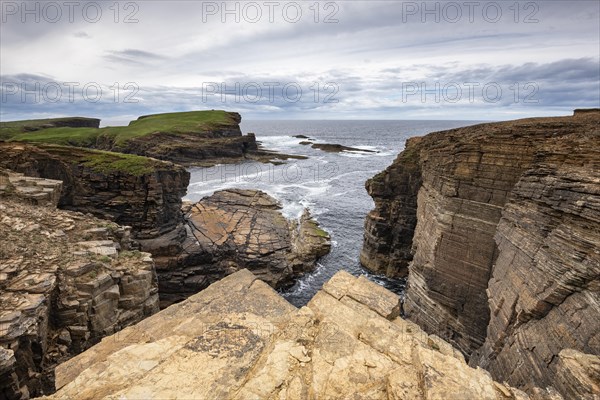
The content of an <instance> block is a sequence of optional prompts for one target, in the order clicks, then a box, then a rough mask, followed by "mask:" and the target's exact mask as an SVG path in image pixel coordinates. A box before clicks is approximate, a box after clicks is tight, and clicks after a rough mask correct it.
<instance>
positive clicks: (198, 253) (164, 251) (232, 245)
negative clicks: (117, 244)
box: [141, 189, 330, 307]
mask: <svg viewBox="0 0 600 400" xmlns="http://www.w3.org/2000/svg"><path fill="white" fill-rule="evenodd" d="M280 210H281V207H280V205H279V204H278V203H277V201H276V200H275V199H273V198H272V197H270V196H268V195H267V194H265V193H263V192H260V191H255V190H234V189H232V190H224V191H219V192H216V193H215V194H213V195H212V196H210V197H207V198H204V199H202V200H201V201H200V202H198V203H197V204H195V205H194V206H193V207H192V208H191V210H190V211H189V212H188V213H187V215H186V220H187V225H186V226H185V227H182V228H181V230H180V231H174V232H171V233H170V234H168V235H166V236H165V237H161V238H158V239H155V240H151V241H141V245H142V249H143V250H145V251H149V252H152V253H153V254H155V255H157V256H158V257H157V264H156V266H157V273H158V275H159V285H160V295H161V304H162V306H163V307H164V306H166V305H168V304H170V303H172V302H175V301H179V300H182V299H185V298H186V297H188V296H190V295H191V294H194V293H197V292H198V291H200V290H202V289H203V288H205V287H206V286H208V285H209V284H210V283H212V282H214V281H216V280H218V279H221V278H222V277H224V276H226V275H229V274H231V273H233V272H235V271H237V270H239V269H243V268H247V269H249V270H251V271H252V272H253V273H254V274H256V276H258V277H259V278H260V279H262V280H264V281H265V282H267V283H269V284H270V285H272V286H273V287H281V286H284V285H288V284H290V283H291V282H292V280H293V279H294V278H297V277H298V276H299V275H301V274H302V273H304V272H306V271H309V270H311V269H312V268H313V267H314V263H315V261H316V260H317V258H319V257H322V256H323V255H325V254H327V253H328V252H329V249H330V239H329V235H328V234H327V233H326V232H324V231H323V230H321V229H320V228H319V226H318V224H317V223H316V222H315V221H314V220H313V219H312V218H311V217H310V214H309V213H308V212H305V213H304V215H303V216H302V217H301V218H300V220H299V221H298V222H293V223H290V222H289V221H288V220H287V219H285V218H284V217H283V215H282V214H281V212H280ZM178 242H179V243H180V244H179V246H173V244H174V243H178Z"/></svg>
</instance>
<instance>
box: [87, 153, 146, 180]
mask: <svg viewBox="0 0 600 400" xmlns="http://www.w3.org/2000/svg"><path fill="white" fill-rule="evenodd" d="M82 161H83V165H85V166H86V167H89V168H91V169H93V170H94V171H96V172H100V173H103V174H109V173H111V172H125V173H127V174H131V175H135V176H141V175H146V174H150V173H152V172H153V171H154V170H155V164H156V163H155V162H153V160H151V159H149V158H147V157H141V156H135V155H132V154H122V153H111V152H109V151H99V150H96V151H94V152H93V154H90V155H89V156H87V157H84V158H83V160H82Z"/></svg>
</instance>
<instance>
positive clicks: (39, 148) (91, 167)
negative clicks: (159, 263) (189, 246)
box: [0, 142, 190, 238]
mask: <svg viewBox="0 0 600 400" xmlns="http://www.w3.org/2000/svg"><path fill="white" fill-rule="evenodd" d="M0 153H1V154H2V157H1V158H0V167H4V168H8V169H11V170H13V171H16V172H20V173H24V174H26V175H28V176H32V177H42V178H48V179H54V180H60V181H62V182H63V188H62V192H61V194H60V200H59V202H58V206H59V207H60V208H64V209H70V210H74V211H79V212H83V213H91V214H93V215H95V216H96V217H99V218H103V219H108V220H111V221H115V222H116V223H118V224H121V225H127V226H131V227H132V228H133V232H134V235H135V236H136V237H138V238H152V237H157V236H159V235H162V234H164V233H166V232H169V231H172V230H173V229H175V227H176V226H177V225H178V224H179V223H180V222H181V217H182V213H181V198H182V197H183V196H184V195H185V193H186V192H187V185H188V183H189V177H190V174H189V172H187V171H186V170H185V169H184V168H183V167H180V166H177V165H174V164H172V163H168V162H162V161H159V160H153V159H150V158H144V157H137V156H133V155H121V154H118V153H108V152H100V151H96V150H89V149H83V148H76V147H66V146H57V145H49V144H36V145H35V146H34V145H30V144H24V143H12V142H0Z"/></svg>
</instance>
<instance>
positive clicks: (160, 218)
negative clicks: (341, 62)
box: [0, 113, 330, 400]
mask: <svg viewBox="0 0 600 400" xmlns="http://www.w3.org/2000/svg"><path fill="white" fill-rule="evenodd" d="M229 114H230V115H233V116H234V117H235V116H236V115H237V114H235V113H229ZM201 115H204V114H201ZM237 116H238V117H239V115H237ZM152 118H153V116H150V117H142V118H140V119H139V120H138V121H140V120H144V119H152ZM98 125H99V120H95V119H84V118H63V119H53V120H38V121H25V122H24V123H19V122H16V123H2V126H1V128H2V129H0V134H1V136H2V138H4V139H9V140H8V141H4V142H3V141H0V153H1V154H2V157H0V198H1V199H2V204H1V206H2V209H1V210H0V211H1V213H0V214H1V216H2V218H0V220H2V223H3V225H2V226H1V228H2V234H3V236H2V240H3V241H4V239H5V237H6V240H11V244H10V245H9V243H8V242H3V249H2V250H3V252H2V254H1V257H0V278H2V280H1V282H0V284H1V285H2V295H1V302H0V313H1V317H0V318H1V326H2V328H3V329H2V331H1V332H0V349H1V351H2V354H1V355H0V360H1V361H0V375H1V376H2V385H1V386H0V395H1V396H0V397H2V398H4V397H6V398H9V399H23V400H24V399H28V398H30V397H31V396H37V395H40V394H43V393H51V392H52V391H53V390H54V382H53V371H54V366H55V365H57V364H58V363H60V362H63V361H64V360H66V359H68V358H69V357H72V356H73V355H75V354H78V353H80V352H81V351H84V350H85V349H87V348H89V347H90V346H92V345H93V344H95V343H97V342H98V341H99V340H100V339H101V338H102V337H104V336H106V335H110V334H112V333H115V332H117V331H119V330H121V329H122V328H124V327H125V326H127V325H130V324H133V323H136V322H138V321H140V320H142V319H143V318H145V317H147V316H149V315H151V314H153V313H155V312H156V311H158V309H159V304H160V305H162V306H163V307H167V306H168V305H170V304H173V303H174V302H179V301H182V300H185V299H186V298H187V297H189V296H191V295H193V294H195V293H197V292H198V291H200V290H202V289H204V288H206V287H207V286H208V285H210V284H211V283H213V282H215V281H217V280H219V279H222V278H223V277H225V276H227V275H229V274H231V273H234V272H235V271H238V270H240V269H243V268H249V269H251V270H253V271H254V272H255V273H257V274H258V275H260V276H261V277H262V278H263V279H265V280H266V281H268V282H269V283H270V284H271V285H273V286H274V287H282V286H286V285H290V284H291V283H293V280H294V279H295V278H297V277H299V276H300V275H302V274H303V273H305V272H307V271H310V270H311V269H312V268H314V264H315V262H316V260H317V259H318V258H319V257H321V256H323V255H325V254H327V253H328V252H329V248H330V239H329V236H328V234H327V233H326V232H324V231H322V230H321V229H320V228H319V227H318V224H317V223H316V221H314V220H313V219H312V218H311V217H310V215H309V214H308V210H307V211H306V213H305V214H304V215H303V217H302V218H301V219H300V220H299V221H297V222H291V221H288V220H286V219H285V218H284V217H283V216H282V215H281V213H280V212H279V209H280V206H279V205H278V203H277V202H276V201H275V200H274V199H273V198H271V197H269V196H267V195H266V194H264V193H262V192H257V191H225V192H220V193H216V194H215V195H214V196H212V197H211V198H208V199H205V200H203V201H201V202H200V203H198V204H196V205H183V204H182V197H183V196H184V195H185V193H186V191H187V186H188V184H189V176H190V175H189V172H187V171H186V170H185V168H184V167H183V166H182V165H179V164H178V163H182V164H184V165H190V164H192V162H191V161H194V163H196V162H197V163H199V164H203V163H216V162H220V161H222V157H225V158H226V159H227V162H236V161H239V160H240V159H241V158H246V157H249V158H252V159H258V160H261V161H270V160H272V159H277V160H281V159H286V158H287V157H286V156H285V155H281V154H277V153H272V152H268V151H266V150H260V149H258V147H257V146H256V144H252V145H251V146H242V147H243V152H237V150H236V151H230V149H229V144H228V143H230V142H231V143H233V144H232V145H233V146H234V147H235V148H236V149H239V146H237V144H236V143H238V141H244V140H246V139H247V138H250V140H251V141H252V143H254V141H255V138H254V135H250V136H248V137H241V131H240V130H239V118H237V119H236V118H233V122H232V123H231V124H228V125H224V126H217V127H215V126H214V125H211V127H210V128H211V129H213V130H204V131H202V133H201V134H197V135H195V136H194V135H193V133H182V132H177V133H176V134H174V135H171V136H172V137H171V136H170V135H169V134H168V133H166V132H163V133H161V134H150V135H148V136H144V137H142V138H137V139H136V138H134V139H133V140H130V141H128V142H127V143H128V146H133V145H135V146H137V149H138V150H139V149H142V147H143V148H147V149H152V151H156V150H157V147H156V146H154V144H157V143H155V142H154V141H156V140H158V141H160V142H161V144H162V145H163V147H164V148H167V147H168V148H169V149H171V150H173V149H180V150H181V149H184V148H186V151H189V153H186V154H188V155H189V157H194V160H191V159H184V158H185V157H184V156H185V155H184V154H183V153H182V151H183V150H182V151H180V150H173V152H171V153H169V152H166V153H164V154H154V153H153V154H150V153H149V151H141V150H140V151H137V150H136V151H133V149H132V148H115V147H114V145H115V143H116V141H115V140H117V139H115V138H112V139H110V137H108V136H106V137H104V136H98V137H96V136H93V135H97V132H104V133H102V135H109V134H111V131H110V130H105V131H103V130H102V129H103V128H100V129H99V128H98ZM80 129H83V131H80ZM174 129H175V128H174ZM196 133H198V132H196ZM29 134H31V135H44V136H43V138H44V139H45V138H46V135H47V137H48V138H50V139H51V140H49V142H48V141H45V142H38V141H36V140H27V141H24V140H21V139H23V138H24V137H26V136H27V135H29ZM82 134H83V135H84V136H85V135H92V136H93V137H95V139H94V140H95V142H93V143H92V144H91V145H89V146H88V147H81V144H83V143H75V142H73V143H71V142H69V143H68V145H65V144H61V143H56V142H60V141H61V140H62V139H61V140H59V138H58V136H61V135H62V136H63V137H81V135H82ZM57 135H58V136H57ZM190 135H192V136H194V138H193V139H192V138H191V136H190ZM40 137H41V136H40ZM190 140H191V141H192V142H194V143H196V142H197V144H198V146H200V145H201V146H205V147H204V148H206V146H208V147H210V146H215V148H218V150H219V151H218V152H208V153H207V152H203V151H200V150H199V148H198V146H192V145H189V146H187V147H186V146H184V143H185V142H186V141H187V142H189V141H190ZM140 143H144V146H146V145H147V146H146V147H144V146H141V144H140ZM103 146H104V148H107V149H110V150H119V151H120V152H115V151H110V152H109V151H103V150H99V149H98V148H103ZM236 146H237V147H236ZM142 150H143V149H142ZM246 150H248V152H246ZM121 151H124V152H121ZM128 153H139V154H141V155H136V154H128ZM246 153H247V154H246ZM250 153H251V154H250ZM148 155H154V156H157V157H158V156H160V157H163V156H164V157H163V158H167V159H168V160H167V161H164V160H159V159H157V158H151V157H148ZM240 157H241V158H240ZM188 161H189V162H188ZM56 207H58V208H60V209H63V210H70V211H58V210H56ZM15 218H16V219H15ZM232 218H236V220H235V223H234V220H233V219H232ZM64 221H67V222H66V223H65V222H64ZM77 221H79V222H77ZM226 221H229V223H230V224H229V225H227V224H226ZM13 225H14V226H13ZM80 225H86V226H87V228H88V229H83V227H80ZM65 226H66V228H65ZM15 227H16V228H15ZM63 228H64V229H65V230H68V231H69V233H64V232H63ZM11 229H12V230H14V229H17V231H16V232H13V231H12V230H11ZM56 229H58V230H56ZM38 230H40V231H41V234H42V235H41V236H39V237H40V239H39V242H38V239H36V241H35V243H36V248H35V249H36V250H37V251H33V252H31V251H30V250H29V249H28V244H31V243H29V242H28V239H31V236H32V235H33V236H35V237H36V238H37V237H38V236H36V235H35V234H36V232H37V231H38ZM55 230H56V232H55ZM5 232H6V235H4V233H5ZM57 232H58V233H57ZM61 232H62V233H61ZM56 235H58V236H56ZM115 235H116V236H115ZM9 238H10V239H9ZM55 238H58V239H55ZM48 240H59V243H61V242H60V241H63V242H65V243H64V246H62V245H58V246H57V247H56V249H55V250H56V251H59V250H60V251H61V255H60V256H59V255H58V254H54V253H55V252H53V251H51V250H50V248H49V243H47V241H48ZM39 243H45V244H44V245H43V246H42V247H39V246H38V244H39ZM17 244H20V245H21V247H15V246H17ZM63 247H64V249H63ZM18 249H20V250H18ZM265 249H266V250H265ZM23 251H24V252H25V254H27V255H28V257H29V258H27V257H25V259H24V258H23V257H20V258H19V257H18V254H19V253H20V252H23ZM46 253H47V254H46ZM38 254H39V255H40V256H42V257H46V258H48V260H51V261H52V262H49V264H51V265H48V266H45V264H44V263H42V264H40V265H35V256H36V255H38ZM15 257H17V258H18V260H17V259H16V258H15ZM88 258H91V260H88ZM155 260H156V263H155ZM19 282H20V283H19ZM23 282H25V283H23ZM159 296H160V299H159Z"/></svg>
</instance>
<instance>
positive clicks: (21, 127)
mask: <svg viewBox="0 0 600 400" xmlns="http://www.w3.org/2000/svg"><path fill="white" fill-rule="evenodd" d="M99 126H100V120H99V119H96V118H83V117H66V118H47V119H29V120H23V121H11V122H0V140H10V139H12V138H15V137H18V136H20V135H23V134H26V133H28V132H35V131H42V130H43V131H45V130H49V129H52V128H64V127H69V128H71V129H80V128H98V127H99Z"/></svg>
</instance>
